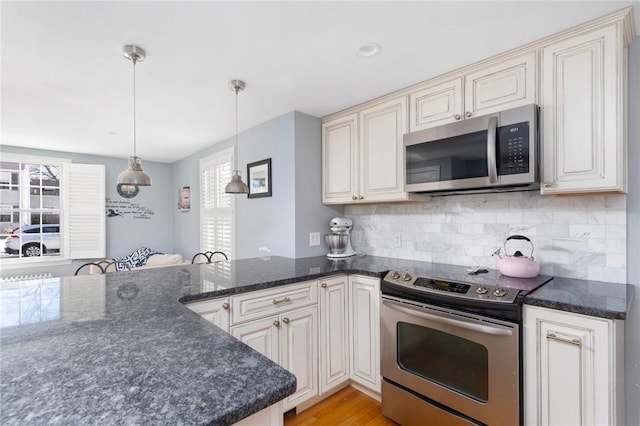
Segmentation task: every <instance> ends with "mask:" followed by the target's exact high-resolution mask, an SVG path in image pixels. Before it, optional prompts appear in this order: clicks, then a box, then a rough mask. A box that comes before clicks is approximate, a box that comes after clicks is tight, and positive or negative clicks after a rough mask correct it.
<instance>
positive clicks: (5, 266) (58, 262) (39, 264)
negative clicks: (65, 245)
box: [0, 259, 72, 271]
mask: <svg viewBox="0 0 640 426" xmlns="http://www.w3.org/2000/svg"><path fill="white" fill-rule="evenodd" d="M71 262H72V260H71V259H50V260H49V259H46V260H44V259H37V260H31V259H20V260H19V259H3V260H0V267H2V270H3V271H9V270H16V269H25V268H44V267H47V266H63V265H71Z"/></svg>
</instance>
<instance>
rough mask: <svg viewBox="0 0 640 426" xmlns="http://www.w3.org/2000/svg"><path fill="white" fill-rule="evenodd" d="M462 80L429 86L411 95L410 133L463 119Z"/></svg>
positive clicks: (456, 79)
mask: <svg viewBox="0 0 640 426" xmlns="http://www.w3.org/2000/svg"><path fill="white" fill-rule="evenodd" d="M462 101H463V100H462V78H455V79H453V80H450V81H446V82H444V83H439V84H435V85H430V86H427V87H425V88H423V89H420V90H418V91H416V92H413V93H411V94H409V131H410V132H415V131H416V130H423V129H428V128H430V127H435V126H440V125H442V124H447V123H451V122H454V121H457V120H461V119H462V114H463V111H462Z"/></svg>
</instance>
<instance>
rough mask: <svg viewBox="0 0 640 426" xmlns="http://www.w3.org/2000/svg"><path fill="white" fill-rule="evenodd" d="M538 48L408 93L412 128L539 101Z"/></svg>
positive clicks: (410, 125) (423, 127)
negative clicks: (537, 97) (537, 99)
mask: <svg viewBox="0 0 640 426" xmlns="http://www.w3.org/2000/svg"><path fill="white" fill-rule="evenodd" d="M536 57H537V51H535V50H534V51H531V52H528V53H526V54H524V55H519V56H516V57H514V58H509V59H501V60H499V61H494V62H490V63H488V64H484V65H482V66H480V67H477V68H474V69H473V70H470V71H468V72H467V73H465V74H462V75H458V76H456V77H454V78H451V79H449V80H445V81H441V80H440V79H439V80H437V81H435V82H433V83H426V84H423V85H420V86H418V88H417V90H414V91H411V93H409V131H410V132H415V131H417V130H423V129H427V128H430V127H435V126H440V125H443V124H447V123H451V122H454V121H458V120H464V119H465V118H471V117H476V116H480V115H484V114H490V113H493V112H498V111H502V110H505V109H509V108H516V107H519V106H522V105H527V104H532V103H535V102H536V94H537V84H536V83H537V77H536V76H537V65H536V64H537V61H536Z"/></svg>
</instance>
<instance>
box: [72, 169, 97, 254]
mask: <svg viewBox="0 0 640 426" xmlns="http://www.w3.org/2000/svg"><path fill="white" fill-rule="evenodd" d="M68 202H69V206H68V218H67V220H68V222H67V223H68V228H69V231H68V232H67V233H66V234H65V235H66V236H67V237H68V240H67V244H68V247H69V257H70V258H71V259H87V258H102V257H105V256H106V249H105V247H106V231H105V166H104V165H100V164H70V173H69V197H68Z"/></svg>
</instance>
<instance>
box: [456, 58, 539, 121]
mask: <svg viewBox="0 0 640 426" xmlns="http://www.w3.org/2000/svg"><path fill="white" fill-rule="evenodd" d="M464 96H465V101H464V109H465V118H469V117H475V116H479V115H484V114H490V113H492V112H497V111H501V110H505V109H509V108H515V107H519V106H522V105H527V104H532V103H535V102H536V52H531V53H528V54H526V55H523V56H520V57H518V58H514V59H508V60H504V61H501V62H499V63H497V64H494V65H490V66H487V67H485V68H482V69H480V70H478V71H475V72H472V73H469V74H467V76H466V77H465V87H464Z"/></svg>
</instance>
